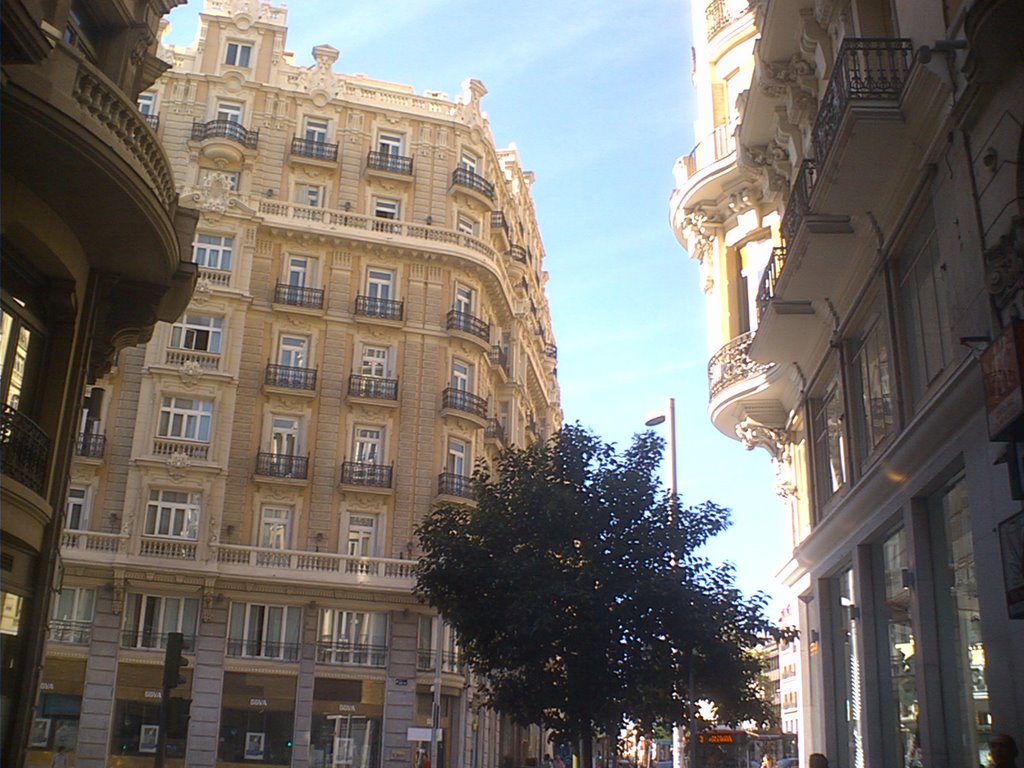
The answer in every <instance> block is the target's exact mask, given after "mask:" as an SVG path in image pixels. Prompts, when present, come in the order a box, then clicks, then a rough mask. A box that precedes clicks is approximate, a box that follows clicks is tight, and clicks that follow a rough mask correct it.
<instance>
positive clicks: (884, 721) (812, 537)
mask: <svg viewBox="0 0 1024 768" xmlns="http://www.w3.org/2000/svg"><path fill="white" fill-rule="evenodd" d="M694 17H695V23H694V30H695V32H694V36H695V38H696V41H695V57H694V58H695V78H694V81H695V85H696V88H697V93H698V98H699V100H700V102H699V103H700V118H699V120H698V136H707V137H708V138H706V139H702V140H701V141H700V143H699V144H698V145H697V147H696V149H695V150H694V152H692V153H691V154H690V155H688V156H685V157H683V158H681V159H680V161H679V163H678V164H677V167H676V177H677V184H676V187H677V188H676V190H675V192H674V193H673V196H672V203H671V217H672V224H673V227H674V229H675V231H676V233H677V236H678V238H679V240H680V242H681V244H682V245H683V246H684V247H685V248H686V249H687V251H688V252H689V254H690V255H691V256H692V257H693V258H695V259H698V260H699V261H700V265H701V270H700V279H701V282H702V285H703V287H704V290H705V293H706V294H707V296H708V305H707V306H708V315H709V328H710V331H709V342H710V345H711V354H710V363H709V367H708V377H709V385H710V401H709V407H708V410H709V414H710V416H711V419H712V421H713V422H714V423H715V425H716V426H717V427H718V428H719V429H720V430H721V431H722V432H723V433H724V434H726V435H728V436H730V437H733V438H735V439H738V440H740V441H742V442H743V443H744V444H745V445H746V446H747V447H751V448H752V447H755V446H758V447H764V448H766V449H767V450H768V451H769V453H770V455H771V457H772V461H773V462H774V463H775V466H776V470H777V477H778V480H777V490H778V492H779V495H780V496H781V497H782V499H783V506H784V509H785V511H786V515H785V517H784V518H782V519H780V522H779V524H782V525H786V526H787V527H788V529H789V531H790V533H791V538H792V546H793V551H792V556H791V558H790V559H789V562H788V563H787V564H786V565H785V567H784V568H783V569H782V571H781V573H780V576H781V577H782V578H783V579H784V580H785V583H786V584H788V586H789V587H790V588H791V589H792V591H793V593H794V594H795V595H796V596H797V597H798V598H799V599H798V600H797V601H796V605H797V606H798V607H799V611H798V613H799V617H798V618H799V622H798V623H799V627H800V629H801V632H802V638H801V644H800V652H801V658H800V664H799V667H800V675H799V679H800V689H799V696H798V697H797V698H798V702H797V703H798V705H799V707H798V708H799V712H800V719H801V733H800V738H801V753H802V754H803V755H805V756H806V754H807V753H808V752H814V751H820V752H825V753H826V754H827V755H828V757H829V759H830V764H831V765H838V766H843V767H845V766H850V767H851V768H853V767H856V766H875V765H878V766H881V765H885V766H905V767H906V768H911V766H917V765H927V766H950V767H952V766H963V765H977V764H979V763H982V764H984V763H985V760H986V756H987V751H988V750H987V739H988V735H989V734H990V733H992V732H1006V733H1010V734H1011V735H1012V736H1014V738H1016V739H1017V742H1018V743H1024V731H1022V730H1021V728H1022V723H1024V676H1022V672H1021V670H1024V622H1022V621H1021V618H1022V617H1024V584H1022V576H1021V573H1022V572H1021V557H1022V556H1021V550H1020V540H1021V532H1022V530H1024V517H1022V513H1021V511H1020V510H1021V504H1020V500H1019V499H1020V498H1021V497H1022V496H1024V493H1022V492H1021V491H1020V488H1021V482H1020V478H1021V464H1020V461H1019V459H1018V456H1019V450H1018V447H1017V445H1018V444H1017V442H1016V441H1019V440H1020V439H1021V438H1022V437H1024V433H1022V431H1021V427H1020V425H1021V421H1020V416H1021V413H1020V410H1019V408H1017V406H1016V405H1015V403H1017V402H1018V400H1019V391H1020V379H1019V374H1015V373H1014V371H1016V370H1017V369H1018V365H1019V363H1018V362H1017V358H1016V357H1015V355H1016V354H1017V353H1018V351H1019V344H1017V343H1016V338H1015V336H1014V335H1013V334H1014V329H1015V328H1017V323H1018V322H1019V318H1020V315H1021V312H1020V308H1021V279H1020V275H1021V274H1022V271H1021V266H1022V263H1021V230H1022V226H1021V221H1022V213H1024V212H1022V203H1021V201H1022V200H1024V176H1022V174H1021V171H1020V168H1021V167H1022V166H1021V159H1022V146H1024V144H1022V136H1021V125H1022V124H1024V101H1022V100H1021V98H1020V94H1021V93H1022V92H1024V63H1022V61H1021V57H1020V46H1019V44H1018V42H1019V41H1017V39H1016V37H1015V36H1019V30H1020V29H1021V28H1022V25H1024V16H1022V8H1021V5H1020V3H1015V2H1009V1H1000V0H974V1H973V2H972V1H971V0H930V1H929V2H909V1H906V0H815V1H813V2H812V1H811V0H806V1H805V2H782V0H759V1H757V2H751V3H749V4H747V3H743V2H733V3H730V2H727V0H713V2H710V3H709V4H707V5H703V4H701V5H700V7H697V8H695V10H694ZM1015 344H1017V345H1015ZM1000 354H1003V355H1004V357H1005V358H1008V361H1009V362H1008V363H1007V362H1006V361H1005V360H1003V361H1001V360H1000V358H999V355H1000ZM1015 376H1016V378H1015ZM986 387H987V389H986ZM1015 397H1016V398H1017V399H1016V400H1015ZM986 398H987V401H986Z"/></svg>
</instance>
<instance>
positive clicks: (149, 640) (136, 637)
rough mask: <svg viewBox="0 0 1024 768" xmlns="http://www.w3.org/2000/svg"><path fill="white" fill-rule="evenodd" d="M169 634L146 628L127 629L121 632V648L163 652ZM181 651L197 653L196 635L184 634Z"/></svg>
mask: <svg viewBox="0 0 1024 768" xmlns="http://www.w3.org/2000/svg"><path fill="white" fill-rule="evenodd" d="M169 634H170V633H169V632H153V631H152V630H149V629H145V628H143V629H125V630H122V632H121V647H122V648H145V649H148V650H153V651H163V650H165V649H166V648H167V635H169ZM181 650H182V651H183V652H184V653H195V652H196V636H195V635H194V634H191V633H187V632H186V633H184V634H183V637H182V643H181Z"/></svg>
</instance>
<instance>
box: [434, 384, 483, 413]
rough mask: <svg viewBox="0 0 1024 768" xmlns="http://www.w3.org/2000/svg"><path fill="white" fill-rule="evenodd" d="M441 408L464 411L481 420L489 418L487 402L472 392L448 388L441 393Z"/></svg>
mask: <svg viewBox="0 0 1024 768" xmlns="http://www.w3.org/2000/svg"><path fill="white" fill-rule="evenodd" d="M441 407H442V408H451V409H453V410H456V411H464V412H465V413H471V414H473V415H474V416H479V417H481V418H485V417H486V416H487V401H486V400H484V399H483V398H482V397H480V396H479V395H474V394H473V393H472V392H467V391H466V390H464V389H456V388H455V387H446V388H445V390H444V392H442V393H441Z"/></svg>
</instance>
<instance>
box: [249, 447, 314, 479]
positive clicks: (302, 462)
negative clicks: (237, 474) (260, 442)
mask: <svg viewBox="0 0 1024 768" xmlns="http://www.w3.org/2000/svg"><path fill="white" fill-rule="evenodd" d="M308 472H309V457H308V456H296V455H294V454H290V453H267V452H264V451H260V452H259V453H258V454H256V474H257V475H261V476H263V477H281V478H288V479H291V480H305V479H306V478H307V476H308Z"/></svg>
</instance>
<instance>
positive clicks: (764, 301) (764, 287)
mask: <svg viewBox="0 0 1024 768" xmlns="http://www.w3.org/2000/svg"><path fill="white" fill-rule="evenodd" d="M786 253H787V250H786V247H785V246H784V245H783V246H777V247H775V248H772V255H771V258H770V259H769V260H768V266H766V267H765V269H764V273H763V274H762V275H761V285H760V286H759V287H758V289H757V321H758V323H760V322H761V319H762V318H763V317H764V313H765V312H767V311H768V305H769V304H770V303H771V301H772V299H774V298H775V295H776V292H775V289H776V286H777V285H778V282H779V276H780V275H782V269H783V267H785V265H786Z"/></svg>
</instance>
